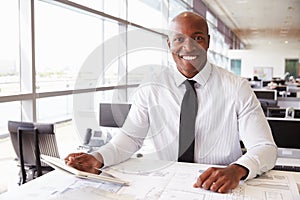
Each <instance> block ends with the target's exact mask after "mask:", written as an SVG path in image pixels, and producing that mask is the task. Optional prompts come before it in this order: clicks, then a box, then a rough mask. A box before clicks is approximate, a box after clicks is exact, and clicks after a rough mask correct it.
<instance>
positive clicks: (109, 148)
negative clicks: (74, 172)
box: [91, 143, 116, 167]
mask: <svg viewBox="0 0 300 200" xmlns="http://www.w3.org/2000/svg"><path fill="white" fill-rule="evenodd" d="M114 152H115V149H114V146H113V145H112V144H110V143H107V144H106V145H104V146H102V147H100V149H99V150H97V151H94V152H91V155H93V156H94V157H95V158H96V159H97V160H100V161H101V156H102V159H103V167H107V166H111V165H114V164H116V160H115V159H114V158H115V157H116V156H115V154H114Z"/></svg>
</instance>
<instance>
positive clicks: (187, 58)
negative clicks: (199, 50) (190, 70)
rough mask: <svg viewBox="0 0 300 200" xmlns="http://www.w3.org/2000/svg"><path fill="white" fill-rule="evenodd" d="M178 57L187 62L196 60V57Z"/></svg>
mask: <svg viewBox="0 0 300 200" xmlns="http://www.w3.org/2000/svg"><path fill="white" fill-rule="evenodd" d="M179 57H180V58H182V59H184V60H188V61H191V60H195V59H196V58H197V56H179Z"/></svg>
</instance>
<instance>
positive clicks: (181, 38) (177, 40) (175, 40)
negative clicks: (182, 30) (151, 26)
mask: <svg viewBox="0 0 300 200" xmlns="http://www.w3.org/2000/svg"><path fill="white" fill-rule="evenodd" d="M183 41H184V38H183V37H176V38H174V39H173V42H183Z"/></svg>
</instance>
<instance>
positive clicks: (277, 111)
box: [267, 107, 300, 118]
mask: <svg viewBox="0 0 300 200" xmlns="http://www.w3.org/2000/svg"><path fill="white" fill-rule="evenodd" d="M287 109H289V108H272V107H270V108H267V117H279V118H285V117H286V114H287V113H286V111H287ZM293 112H294V114H293V115H294V118H300V109H293Z"/></svg>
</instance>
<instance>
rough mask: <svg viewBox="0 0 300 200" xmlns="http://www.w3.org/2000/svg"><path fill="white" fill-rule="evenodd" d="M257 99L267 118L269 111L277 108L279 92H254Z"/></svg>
mask: <svg viewBox="0 0 300 200" xmlns="http://www.w3.org/2000/svg"><path fill="white" fill-rule="evenodd" d="M253 92H254V94H255V95H256V97H257V99H258V100H259V102H260V105H261V107H262V109H263V111H264V114H265V115H266V116H267V109H268V108H270V107H272V108H274V107H278V106H277V103H278V102H277V91H276V90H253Z"/></svg>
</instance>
